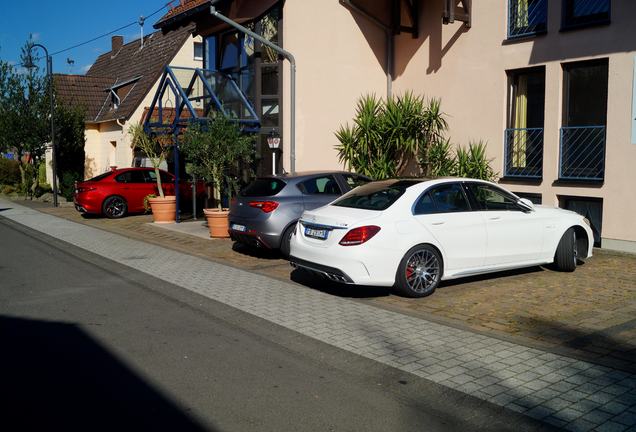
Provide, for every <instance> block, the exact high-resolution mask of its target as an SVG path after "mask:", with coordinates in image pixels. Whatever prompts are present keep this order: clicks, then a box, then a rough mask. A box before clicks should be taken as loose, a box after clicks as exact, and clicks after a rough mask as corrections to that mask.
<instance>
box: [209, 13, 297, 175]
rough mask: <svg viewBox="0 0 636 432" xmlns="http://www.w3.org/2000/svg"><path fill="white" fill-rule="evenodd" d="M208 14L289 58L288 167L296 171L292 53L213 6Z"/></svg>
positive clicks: (293, 65) (294, 86) (294, 72)
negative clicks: (289, 136) (289, 121)
mask: <svg viewBox="0 0 636 432" xmlns="http://www.w3.org/2000/svg"><path fill="white" fill-rule="evenodd" d="M210 14H211V15H213V16H214V17H216V18H218V19H220V20H221V21H223V22H224V23H226V24H228V25H230V26H232V27H234V28H235V29H237V30H238V31H240V32H241V33H244V34H246V35H248V36H251V37H253V38H254V39H256V40H257V41H259V42H260V43H262V44H263V45H266V46H268V47H270V48H271V49H273V50H274V51H276V52H277V53H278V54H280V55H282V56H283V57H285V58H286V59H287V60H289V66H290V69H291V74H290V80H291V83H290V84H291V90H290V97H291V113H290V117H291V125H290V135H291V139H290V144H289V147H290V151H289V157H290V160H289V168H290V170H291V173H292V174H294V173H295V171H296V59H295V58H294V56H293V55H292V53H290V52H289V51H285V50H284V49H282V48H281V47H279V46H278V45H276V44H274V43H272V42H270V41H268V40H267V39H265V38H264V37H262V36H261V35H258V34H256V33H254V32H253V31H251V30H250V29H248V28H245V27H243V26H242V25H240V24H239V23H237V22H234V21H232V20H231V19H229V18H228V17H226V16H224V15H222V14H220V13H219V12H218V11H217V10H216V8H215V7H214V6H210Z"/></svg>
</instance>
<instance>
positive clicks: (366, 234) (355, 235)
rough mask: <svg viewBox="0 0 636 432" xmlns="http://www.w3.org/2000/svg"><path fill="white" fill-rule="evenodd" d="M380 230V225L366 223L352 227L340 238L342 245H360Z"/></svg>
mask: <svg viewBox="0 0 636 432" xmlns="http://www.w3.org/2000/svg"><path fill="white" fill-rule="evenodd" d="M378 232H380V227H379V226H375V225H367V226H362V227H358V228H354V229H352V230H351V231H349V232H348V233H347V234H345V236H344V237H343V238H342V240H340V244H341V245H342V246H355V245H360V244H362V243H364V242H366V241H369V239H371V237H373V236H374V235H376V234H377V233H378Z"/></svg>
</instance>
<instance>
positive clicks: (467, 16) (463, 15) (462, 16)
mask: <svg viewBox="0 0 636 432" xmlns="http://www.w3.org/2000/svg"><path fill="white" fill-rule="evenodd" d="M471 3H472V2H471V0H445V1H444V14H443V18H442V20H443V22H444V24H452V23H454V22H455V20H457V21H461V22H463V23H464V25H465V26H466V27H468V28H470V27H471V25H472V17H471V6H472V4H471ZM460 4H461V8H458V6H459V5H460Z"/></svg>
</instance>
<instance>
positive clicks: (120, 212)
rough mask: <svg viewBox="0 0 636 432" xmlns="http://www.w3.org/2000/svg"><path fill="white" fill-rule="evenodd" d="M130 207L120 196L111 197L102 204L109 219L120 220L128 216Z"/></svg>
mask: <svg viewBox="0 0 636 432" xmlns="http://www.w3.org/2000/svg"><path fill="white" fill-rule="evenodd" d="M127 212H128V205H127V204H126V200H125V199H123V198H122V197H120V196H111V197H108V198H106V199H105V200H104V204H102V213H103V214H104V216H106V217H107V218H108V219H119V218H121V217H124V216H126V213H127Z"/></svg>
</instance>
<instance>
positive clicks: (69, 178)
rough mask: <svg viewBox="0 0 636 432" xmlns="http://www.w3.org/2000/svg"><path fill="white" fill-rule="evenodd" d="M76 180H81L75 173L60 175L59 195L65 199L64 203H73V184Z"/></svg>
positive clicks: (69, 172) (68, 172)
mask: <svg viewBox="0 0 636 432" xmlns="http://www.w3.org/2000/svg"><path fill="white" fill-rule="evenodd" d="M78 180H82V179H81V177H80V175H79V174H78V173H76V172H72V171H67V172H65V173H64V174H62V178H61V179H60V184H59V188H60V195H62V196H63V197H64V198H66V201H68V202H71V201H73V193H74V192H75V182H76V181H78Z"/></svg>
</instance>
